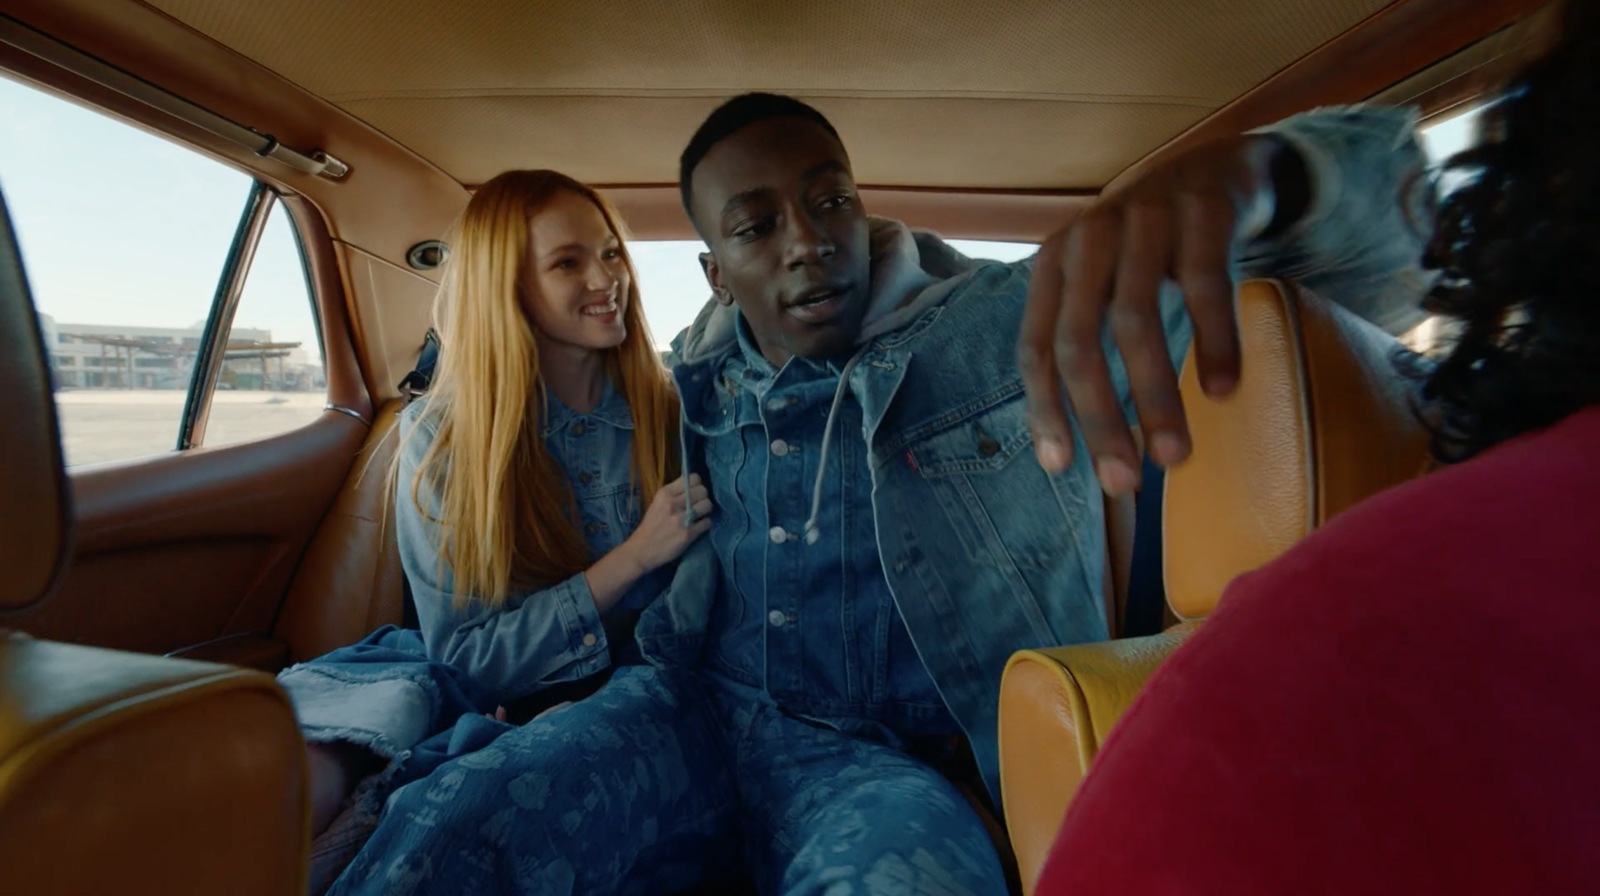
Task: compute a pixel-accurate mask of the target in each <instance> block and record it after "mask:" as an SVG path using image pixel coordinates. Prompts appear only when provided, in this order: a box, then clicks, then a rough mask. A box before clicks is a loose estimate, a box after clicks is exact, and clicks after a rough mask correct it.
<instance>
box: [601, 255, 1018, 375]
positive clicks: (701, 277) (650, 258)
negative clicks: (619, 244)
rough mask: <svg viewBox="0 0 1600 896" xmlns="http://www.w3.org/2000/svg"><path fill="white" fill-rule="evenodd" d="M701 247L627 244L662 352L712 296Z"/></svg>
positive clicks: (1009, 257)
mask: <svg viewBox="0 0 1600 896" xmlns="http://www.w3.org/2000/svg"><path fill="white" fill-rule="evenodd" d="M950 245H952V246H954V247H955V248H956V249H957V251H960V252H962V253H964V254H966V255H968V256H970V257H972V258H986V259H993V260H995V261H1017V260H1019V259H1023V258H1026V257H1028V256H1029V255H1032V254H1033V253H1034V252H1036V251H1038V248H1039V247H1038V246H1036V245H1033V244H1032V243H1006V242H992V241H984V240H950ZM703 251H705V245H704V244H703V243H701V242H700V241H698V240H635V241H633V242H631V243H629V244H628V252H629V253H630V254H631V255H632V256H633V263H634V266H635V267H636V268H637V269H638V271H639V290H640V294H641V295H642V297H643V301H644V310H645V319H646V320H647V321H648V322H649V324H650V333H651V335H652V336H654V337H655V342H656V347H657V348H658V349H659V350H661V351H667V350H668V349H669V348H671V346H672V340H673V339H674V338H675V337H676V336H677V335H678V334H679V333H680V332H682V331H683V330H684V328H686V327H688V326H689V324H691V323H693V322H694V319H695V316H696V315H698V314H699V313H700V309H701V308H703V307H705V304H706V301H707V300H708V299H710V298H711V290H710V288H709V287H708V286H706V278H705V274H704V273H703V272H702V271H701V269H700V253H701V252H703Z"/></svg>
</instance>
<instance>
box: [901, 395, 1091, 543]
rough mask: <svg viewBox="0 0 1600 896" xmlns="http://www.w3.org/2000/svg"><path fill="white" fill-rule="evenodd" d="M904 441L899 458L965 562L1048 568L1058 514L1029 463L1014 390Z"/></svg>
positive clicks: (1020, 401)
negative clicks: (922, 486) (943, 518)
mask: <svg viewBox="0 0 1600 896" xmlns="http://www.w3.org/2000/svg"><path fill="white" fill-rule="evenodd" d="M932 429H933V431H931V432H928V431H927V430H926V429H924V430H923V431H921V432H915V433H913V434H911V437H910V438H909V439H907V440H906V441H907V447H906V449H905V452H906V460H907V461H908V462H909V464H910V466H911V467H912V469H913V470H914V471H915V472H916V474H917V475H918V476H920V477H921V480H922V482H923V483H924V484H925V485H926V486H927V487H928V490H929V491H930V492H931V493H932V494H933V497H934V498H935V500H936V501H937V502H938V504H939V507H940V509H941V510H942V511H943V512H944V514H945V516H946V518H947V520H948V521H949V524H950V531H952V532H953V533H954V535H955V537H956V539H957V540H958V541H959V542H960V544H961V547H962V549H963V550H964V551H965V553H966V556H967V558H968V559H969V560H971V561H972V562H973V563H976V564H980V565H985V566H998V567H1007V566H1010V565H1011V564H1015V565H1017V566H1019V567H1023V568H1028V569H1048V568H1050V567H1051V566H1052V565H1053V564H1054V563H1055V562H1056V561H1057V559H1058V558H1057V557H1056V556H1055V555H1056V554H1058V553H1059V552H1060V551H1061V549H1062V537H1061V536H1062V533H1061V532H1060V531H1059V529H1060V526H1061V511H1060V508H1052V507H1050V506H1048V502H1041V501H1039V500H1038V498H1039V496H1040V494H1041V492H1043V493H1046V494H1048V493H1051V492H1052V488H1051V483H1050V482H1049V481H1048V480H1049V477H1048V476H1047V474H1046V473H1045V472H1044V471H1043V469H1041V468H1040V467H1039V465H1038V464H1037V463H1036V462H1035V461H1034V459H1033V437H1032V434H1031V433H1030V432H1029V430H1028V425H1027V400H1026V398H1025V396H1024V395H1023V394H1022V392H1021V388H1020V385H1019V386H1018V388H1017V390H1016V391H1015V392H1012V391H1011V390H1003V391H1002V393H1001V395H1000V396H999V397H998V398H996V399H995V400H994V401H992V402H990V403H988V404H987V405H985V406H980V407H978V408H976V409H975V410H973V411H971V412H970V413H967V414H965V415H964V416H959V417H957V418H956V419H955V420H954V421H953V422H950V423H949V424H948V425H946V426H943V427H942V428H939V427H937V426H935V427H932Z"/></svg>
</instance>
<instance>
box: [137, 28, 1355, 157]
mask: <svg viewBox="0 0 1600 896" xmlns="http://www.w3.org/2000/svg"><path fill="white" fill-rule="evenodd" d="M149 2H150V5H152V6H154V7H156V8H158V9H160V10H162V11H164V12H166V13H167V14H169V15H171V16H173V17H174V18H176V19H178V20H179V21H181V22H183V23H184V24H186V25H188V26H190V27H192V28H194V29H196V30H197V31H199V32H201V33H202V34H205V35H207V36H209V37H211V38H212V39H214V40H216V41H218V42H219V43H222V44H224V45H226V46H228V47H229V48H231V49H233V50H235V51H237V52H239V53H241V54H243V55H244V56H246V57H248V58H250V59H253V60H254V61H256V62H258V63H260V64H261V65H263V66H264V67H266V68H268V69H271V70H272V71H274V72H276V73H278V74H279V75H281V76H283V77H284V78H286V79H288V80H290V81H292V82H294V83H296V84H298V85H300V86H301V87H303V88H305V89H307V90H308V91H310V92H311V93H314V94H317V95H318V96H321V97H323V98H324V99H326V100H328V101H330V102H332V103H333V104H334V105H336V106H338V107H340V108H342V109H344V110H345V111H347V112H349V113H350V114H351V115H353V116H355V117H356V118H359V119H362V120H364V121H366V122H367V123H368V124H370V125H372V126H373V127H375V128H377V129H378V130H380V131H382V132H384V133H386V134H388V135H389V136H390V137H392V138H394V139H395V140H396V141H398V142H399V143H401V144H404V145H405V146H407V147H408V148H410V149H411V150H413V151H415V152H416V153H418V154H419V155H421V156H422V157H424V158H426V159H428V160H429V161H431V162H433V163H435V164H436V165H438V166H439V167H440V168H442V169H443V170H444V171H445V172H446V173H447V174H449V175H451V176H452V177H454V178H456V179H457V180H459V181H461V182H462V183H465V184H475V183H481V182H482V181H484V180H486V179H487V178H489V177H491V176H493V175H494V174H496V173H497V172H499V171H501V170H504V169H507V168H515V167H532V166H541V167H553V168H558V169H560V170H563V171H565V172H567V173H569V174H571V175H573V176H575V177H577V178H579V179H581V180H585V181H589V182H592V183H598V184H662V183H673V182H676V180H677V170H676V159H677V154H678V152H679V150H680V149H681V148H682V146H683V144H684V143H685V142H686V141H687V139H688V137H689V135H690V134H691V133H692V132H693V130H694V128H695V126H696V125H697V124H698V123H699V122H700V120H701V119H702V118H703V117H704V116H705V115H706V113H707V112H709V111H710V110H711V109H712V108H713V107H714V106H715V105H716V104H717V103H718V102H719V101H720V100H721V99H723V98H725V97H727V96H729V95H732V94H734V93H737V92H739V91H742V90H746V89H753V88H758V89H769V90H776V91H782V92H786V93H792V94H795V95H797V96H800V97H802V98H804V99H807V100H809V101H812V102H814V103H815V104H816V105H817V106H818V107H819V108H820V109H822V111H823V112H824V113H826V114H827V115H828V116H829V117H830V118H832V119H833V121H834V123H835V124H836V125H837V126H838V127H839V129H840V131H841V133H842V134H843V136H844V137H845V140H846V144H847V146H848V147H849V149H850V152H851V155H852V160H853V162H854V164H855V167H856V170H857V176H858V178H859V179H860V180H861V181H862V182H863V183H870V184H878V185H891V186H892V185H917V186H925V187H926V186H937V187H957V188H998V189H1019V188H1020V189H1037V188H1044V189H1062V188H1068V189H1077V188H1082V189H1095V188H1098V187H1100V186H1102V185H1104V184H1105V183H1106V182H1107V181H1109V180H1110V179H1111V178H1112V177H1114V176H1115V175H1116V174H1117V173H1118V172H1120V171H1121V170H1123V169H1124V168H1126V167H1127V166H1128V165H1129V164H1131V163H1133V162H1134V161H1136V160H1138V159H1139V158H1140V157H1142V156H1144V155H1145V154H1146V153H1148V152H1150V151H1151V150H1153V149H1155V148H1156V147H1158V146H1160V145H1161V144H1162V143H1164V142H1166V141H1167V140H1169V139H1170V138H1172V137H1174V136H1176V135H1178V134H1179V133H1181V132H1183V131H1184V130H1185V129H1186V128H1188V127H1189V126H1191V125H1193V124H1194V123H1196V122H1197V121H1199V120H1201V119H1202V118H1204V117H1205V116H1206V115H1208V114H1210V113H1212V112H1214V111H1215V110H1217V109H1218V108H1219V107H1221V106H1222V105H1224V104H1225V103H1227V102H1228V101H1230V100H1232V99H1234V98H1235V97H1237V96H1239V95H1240V94H1242V93H1244V92H1246V91H1247V90H1249V89H1250V88H1251V87H1253V86H1255V85H1256V84H1258V83H1260V82H1261V81H1263V80H1265V79H1266V78H1268V77H1269V76H1271V75H1272V74H1273V73H1275V72H1277V71H1279V70H1280V69H1282V68H1284V67H1285V66H1287V65H1289V64H1290V63H1292V62H1294V61H1295V60H1296V59H1298V58H1300V57H1301V56H1303V55H1305V54H1306V53H1309V52H1310V51H1312V50H1314V49H1316V48H1317V47H1318V46H1320V45H1322V44H1324V43H1325V42H1327V41H1329V40H1331V39H1332V38H1334V37H1336V36H1337V35H1339V34H1340V33H1342V32H1344V31H1346V30H1347V29H1349V28H1351V27H1352V26H1354V25H1356V24H1357V23H1359V22H1360V21H1362V20H1363V19H1364V18H1366V17H1367V16H1369V15H1371V14H1373V13H1375V12H1377V11H1378V10H1379V9H1381V8H1382V7H1383V6H1385V5H1386V3H1385V0H1250V2H1226V0H1141V2H1130V0H1077V2H1071V3H1066V2H1054V0H1015V2H988V3H962V2H944V0H939V2H922V3H917V2H904V0H898V2H897V0H840V2H786V3H770V2H757V0H700V2H694V0H660V2H628V0H609V2H606V0H600V2H562V3H528V2H519V0H485V2H472V3H439V2H437V0H390V2H385V3H329V2H326V0H277V2H273V3H239V2H237V0H149Z"/></svg>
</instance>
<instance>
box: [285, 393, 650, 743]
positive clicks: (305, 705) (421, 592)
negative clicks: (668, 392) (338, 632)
mask: <svg viewBox="0 0 1600 896" xmlns="http://www.w3.org/2000/svg"><path fill="white" fill-rule="evenodd" d="M426 401H427V399H423V400H421V401H418V402H417V403H415V404H413V405H412V406H410V407H408V408H406V410H405V411H404V412H403V414H402V416H401V419H400V427H399V429H400V436H401V439H402V442H401V452H402V453H401V457H400V469H399V476H398V480H397V483H396V494H395V529H396V532H397V535H398V538H399V549H400V561H401V565H402V567H403V568H404V570H405V575H406V578H407V581H408V582H409V583H410V585H411V592H412V597H413V599H414V600H415V602H416V607H417V617H418V620H419V622H420V624H421V631H420V633H419V632H413V631H407V630H399V629H393V628H392V627H391V628H390V629H387V630H380V631H379V632H375V633H374V634H373V635H372V636H370V637H369V638H367V639H366V640H364V641H363V642H362V643H361V644H358V645H354V646H352V647H348V648H341V649H340V650H337V651H334V652H333V653H331V654H329V655H327V656H325V657H319V658H317V659H315V660H312V661H310V662H308V663H301V664H299V665H296V666H294V667H292V668H290V669H288V670H285V671H284V672H283V673H282V674H281V675H280V676H279V682H280V683H281V684H282V685H283V686H284V688H285V689H286V690H287V691H288V692H289V695H290V697H291V698H292V699H293V700H294V703H295V707H296V712H297V714H298V716H299V719H300V723H301V726H302V728H303V729H304V730H305V732H306V735H307V737H308V738H310V739H313V740H348V741H352V742H356V743H361V744H364V745H367V746H371V747H372V748H373V749H374V750H375V751H376V752H378V753H379V754H380V755H384V756H394V755H397V754H400V753H402V752H403V751H406V750H409V749H410V748H411V747H412V746H413V745H414V744H415V743H417V742H418V741H419V740H421V739H422V738H423V737H426V736H428V735H429V734H431V733H433V730H434V729H436V728H438V727H439V726H440V725H442V724H445V723H448V722H449V721H451V719H453V716H452V715H451V713H459V712H461V711H465V710H466V709H468V708H470V707H468V706H466V705H464V700H463V698H462V697H461V695H459V694H457V693H456V691H455V690H454V687H455V685H453V684H445V683H443V682H445V681H446V680H447V679H449V678H450V676H442V675H435V674H430V672H429V670H428V669H426V668H425V667H424V663H422V662H421V661H423V660H433V661H436V662H439V663H443V664H446V665H448V666H450V667H453V668H454V670H456V671H457V672H459V673H461V674H462V675H463V676H464V677H465V679H466V681H465V682H462V683H459V686H460V687H463V688H465V689H466V691H468V692H470V694H471V695H472V700H471V702H482V703H484V704H485V705H486V706H488V707H492V706H494V705H496V704H502V705H510V704H511V703H512V702H513V701H515V700H517V699H518V698H522V697H526V696H529V695H531V694H535V693H536V692H539V691H543V690H546V689H548V688H552V687H554V686H557V685H561V684H564V683H567V682H573V681H577V680H579V679H583V678H586V677H588V676H591V675H594V674H595V673H598V672H601V671H603V670H605V669H607V668H609V667H610V666H611V665H612V664H613V663H615V662H628V661H637V659H638V647H637V644H636V642H635V641H634V638H633V625H634V623H635V622H636V621H637V618H638V614H639V611H640V610H641V609H643V607H644V606H645V604H646V603H648V602H649V601H650V600H651V599H652V598H654V597H655V596H657V595H659V594H660V593H661V592H662V591H663V590H664V589H665V587H666V585H667V583H668V582H669V581H670V579H671V570H670V567H669V568H663V569H661V570H657V571H656V572H653V573H650V574H648V575H646V576H644V577H642V578H641V579H640V580H639V581H638V582H636V583H635V584H634V585H633V587H632V588H630V589H629V590H628V592H627V593H626V594H624V595H623V596H622V598H621V599H620V600H619V601H618V602H617V603H616V604H615V605H614V606H613V607H612V608H611V609H610V610H609V611H607V612H606V613H605V614H601V613H600V612H599V610H598V609H597V607H596V605H595V602H594V596H593V594H592V593H591V592H590V590H589V585H588V580H587V579H586V578H585V577H584V575H583V574H582V573H579V574H577V575H574V576H572V577H571V578H568V579H566V580H565V581H562V582H557V583H555V584H554V585H551V586H549V587H547V588H540V589H535V590H532V591H528V592H525V593H521V594H514V595H512V596H511V597H510V599H509V600H508V601H507V602H506V605H505V607H503V608H502V609H499V610H490V609H488V608H486V607H484V606H482V605H481V604H475V605H469V606H467V607H465V608H461V609H458V608H457V607H456V606H455V604H454V597H455V590H454V582H453V579H452V576H451V574H450V570H449V568H448V567H447V566H445V565H444V563H443V562H442V561H441V559H440V554H439V548H440V545H441V544H443V539H444V537H445V531H444V529H443V527H442V526H441V525H440V524H439V523H436V522H434V521H433V520H434V519H436V518H437V517H438V496H437V494H435V493H433V492H432V491H430V490H429V489H428V488H427V487H426V486H424V487H423V488H421V489H419V490H418V493H417V497H418V498H419V499H420V501H421V502H422V509H421V510H419V509H418V507H417V503H416V502H414V501H413V500H412V483H413V482H414V481H415V479H416V473H417V469H418V467H419V466H420V465H421V463H422V459H423V457H424V456H425V455H426V454H427V451H428V447H429V446H430V445H431V444H432V443H433V439H434V437H435V436H436V434H437V429H436V428H435V425H434V424H433V423H431V422H430V421H429V420H428V419H427V418H426V416H424V415H423V414H422V413H421V412H422V409H423V408H424V406H425V402H426ZM547 408H548V410H547V413H546V417H545V420H544V421H543V422H542V425H541V428H540V435H541V436H542V437H543V439H544V444H545V448H546V449H547V450H549V451H550V453H551V455H552V456H553V457H554V458H555V460H556V462H557V464H558V465H559V466H560V467H561V468H562V469H563V470H565V471H566V474H567V477H568V481H569V482H570V483H571V485H572V489H573V493H574V497H575V498H576V499H577V509H578V514H579V523H580V525H581V526H582V529H583V537H584V541H585V543H586V544H587V545H588V548H589V555H590V559H591V561H592V560H597V559H599V558H600V557H601V556H603V555H605V554H606V553H608V552H610V551H611V550H612V549H614V548H615V547H617V546H618V545H619V544H621V543H622V541H623V540H624V539H626V538H627V537H628V536H629V535H630V534H631V533H632V532H633V530H634V528H635V527H637V525H638V523H639V518H640V514H641V506H640V501H639V495H638V493H637V489H636V488H635V487H634V485H633V483H632V466H631V465H632V446H633V417H632V414H631V413H630V412H629V409H628V405H627V402H626V401H625V400H624V399H623V397H622V395H621V394H620V393H618V392H616V391H615V390H613V389H612V388H611V387H610V386H609V385H608V386H607V388H606V392H605V394H604V397H603V398H602V400H601V402H600V404H599V405H598V406H597V407H596V408H595V409H594V410H593V411H592V412H590V413H587V414H580V413H578V412H576V411H573V410H571V409H569V408H567V407H566V406H565V405H563V404H562V403H561V402H560V401H558V400H556V399H555V397H554V396H551V397H550V401H549V402H548V404H547ZM419 427H420V428H419ZM408 657H414V661H411V660H409V659H407V658H408ZM446 691H448V692H449V693H446ZM480 708H482V707H480ZM447 716H448V718H447Z"/></svg>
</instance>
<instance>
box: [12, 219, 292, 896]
mask: <svg viewBox="0 0 1600 896" xmlns="http://www.w3.org/2000/svg"><path fill="white" fill-rule="evenodd" d="M45 358H46V356H45V352H44V345H43V343H42V341H41V337H40V331H39V325H38V320H37V318H36V317H35V314H34V310H33V304H32V300H31V298H30V297H29V295H28V291H27V284H26V281H25V280H24V278H23V274H22V267H21V263H20V260H19V258H18V254H17V251H16V244H15V239H14V237H13V235H12V232H11V227H10V223H9V219H8V218H7V217H6V215H5V212H4V204H3V202H0V395H5V396H6V414H7V425H6V426H4V427H0V469H4V470H5V485H4V488H0V569H4V570H5V571H6V574H5V575H4V576H0V609H15V608H18V607H23V606H27V605H29V604H32V603H35V602H37V601H39V600H42V599H47V598H48V595H49V593H50V591H51V590H52V589H53V587H54V585H55V582H56V580H57V578H58V577H59V575H60V573H61V571H62V568H63V566H64V565H65V562H66V560H67V557H68V555H69V549H70V541H71V538H70V534H71V533H70V521H71V518H72V511H71V506H70V503H69V501H68V497H69V489H68V486H67V480H66V475H65V471H64V470H63V468H62V465H61V445H60V437H59V433H58V430H57V426H56V419H55V402H54V398H53V396H52V394H51V388H50V377H49V368H48V366H47V364H46V361H45ZM115 597H116V595H107V598H108V599H115ZM307 813H308V806H307V801H306V784H305V748H304V746H303V745H302V742H301V740H300V733H299V729H298V728H297V727H296V725H295V720H294V714H293V712H292V710H291V709H290V706H289V701H288V699H287V698H286V697H285V696H284V694H283V691H282V690H281V689H280V688H278V686H277V684H276V683H275V682H274V681H273V680H272V678H271V677H270V676H267V675H263V674H261V673H258V672H250V671H246V670H243V669H239V668H236V667H228V666H218V665H213V664H210V663H197V662H191V661H187V660H173V659H163V658H160V657H152V656H145V655H141V654H131V653H122V652H118V651H111V650H102V649H98V648H91V647H79V646H74V645H68V644H57V643H51V642H48V641H39V640H35V639H33V638H30V637H28V636H27V635H25V634H22V633H20V632H13V631H6V630H0V891H3V892H6V893H28V894H32V896H50V894H80V893H162V894H182V893H194V894H202V893H204V894H211V893H233V894H262V896H267V894H275V896H276V894H292V893H300V892H303V891H304V888H305V862H306V843H307V841H308V832H307V826H308V818H307Z"/></svg>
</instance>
